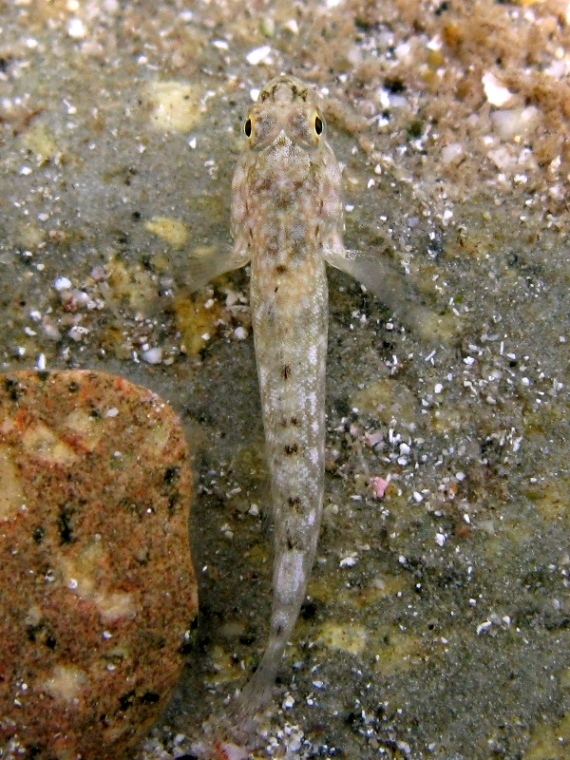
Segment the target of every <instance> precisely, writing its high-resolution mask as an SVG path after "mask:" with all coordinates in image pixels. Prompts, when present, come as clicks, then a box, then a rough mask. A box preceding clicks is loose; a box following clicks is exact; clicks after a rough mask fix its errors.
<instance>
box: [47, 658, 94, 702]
mask: <svg viewBox="0 0 570 760" xmlns="http://www.w3.org/2000/svg"><path fill="white" fill-rule="evenodd" d="M86 683H87V674H86V673H85V671H83V670H81V669H80V668H76V667H74V666H72V665H56V667H55V668H54V669H53V671H52V675H51V676H50V677H49V678H46V680H45V681H42V682H40V683H38V686H39V688H40V689H41V690H42V691H46V692H47V693H48V694H50V695H51V696H52V697H53V698H54V699H57V700H60V701H62V702H74V701H75V700H77V699H78V698H79V696H80V694H81V690H82V689H83V687H84V686H85V685H86Z"/></svg>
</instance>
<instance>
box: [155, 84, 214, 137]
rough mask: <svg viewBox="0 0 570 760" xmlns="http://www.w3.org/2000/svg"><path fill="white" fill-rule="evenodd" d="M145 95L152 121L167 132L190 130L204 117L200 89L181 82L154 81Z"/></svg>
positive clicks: (156, 127) (156, 126) (157, 127)
mask: <svg viewBox="0 0 570 760" xmlns="http://www.w3.org/2000/svg"><path fill="white" fill-rule="evenodd" d="M143 97H144V99H145V101H146V102H147V104H148V107H149V111H150V123H151V125H152V126H153V127H155V129H159V130H162V131H165V132H188V131H190V130H191V129H193V128H194V127H195V126H196V125H197V124H198V123H199V122H200V121H202V119H203V114H202V113H201V112H200V90H199V88H198V87H196V86H195V85H191V84H182V83H181V82H174V81H170V82H152V83H151V84H149V85H147V86H146V88H145V90H144V93H143Z"/></svg>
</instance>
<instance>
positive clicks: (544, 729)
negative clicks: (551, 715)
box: [523, 713, 570, 760]
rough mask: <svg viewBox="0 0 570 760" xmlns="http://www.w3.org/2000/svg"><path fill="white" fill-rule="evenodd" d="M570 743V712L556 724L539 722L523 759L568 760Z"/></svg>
mask: <svg viewBox="0 0 570 760" xmlns="http://www.w3.org/2000/svg"><path fill="white" fill-rule="evenodd" d="M569 744H570V713H566V714H565V715H564V716H563V718H562V720H561V721H560V722H559V723H557V724H556V725H554V726H551V725H549V724H548V723H546V722H544V723H539V724H538V725H536V726H535V727H534V729H533V732H532V734H531V737H530V747H529V748H528V749H527V751H526V752H525V753H524V755H523V760H567V758H568V745H569Z"/></svg>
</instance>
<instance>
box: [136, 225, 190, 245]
mask: <svg viewBox="0 0 570 760" xmlns="http://www.w3.org/2000/svg"><path fill="white" fill-rule="evenodd" d="M145 229H147V230H148V231H149V232H152V234H153V235H156V236H157V237H159V238H160V239H161V240H164V242H165V243H168V245H169V246H170V247H171V248H173V249H174V250H175V251H180V250H181V249H182V248H184V247H185V245H186V243H187V242H188V234H189V231H188V227H187V226H186V225H185V224H184V222H181V221H180V220H179V219H172V218H171V217H168V216H154V217H153V218H152V219H150V220H149V221H148V222H146V223H145Z"/></svg>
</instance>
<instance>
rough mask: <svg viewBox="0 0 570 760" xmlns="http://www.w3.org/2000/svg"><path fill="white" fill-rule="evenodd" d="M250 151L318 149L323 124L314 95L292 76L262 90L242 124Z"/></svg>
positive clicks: (324, 129)
mask: <svg viewBox="0 0 570 760" xmlns="http://www.w3.org/2000/svg"><path fill="white" fill-rule="evenodd" d="M244 132H245V135H246V137H247V140H248V148H249V150H252V151H266V150H269V151H271V150H272V149H273V150H276V149H277V150H286V151H291V150H295V149H300V150H303V151H306V152H309V153H310V152H312V151H315V150H318V148H319V147H320V146H321V144H323V143H324V140H325V132H326V124H325V119H324V116H323V114H322V110H321V108H320V106H319V103H318V99H317V95H316V93H315V92H314V91H313V90H312V89H311V88H310V87H307V85H306V84H304V83H303V82H301V81H300V80H299V79H296V78H295V77H290V76H287V75H284V74H282V75H281V76H279V77H276V78H275V79H272V80H271V81H270V82H268V84H267V85H266V86H265V87H264V88H263V89H262V90H261V92H260V94H259V98H258V100H257V102H256V103H254V104H253V106H252V107H251V108H250V110H249V113H248V115H247V117H246V119H245V121H244Z"/></svg>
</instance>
